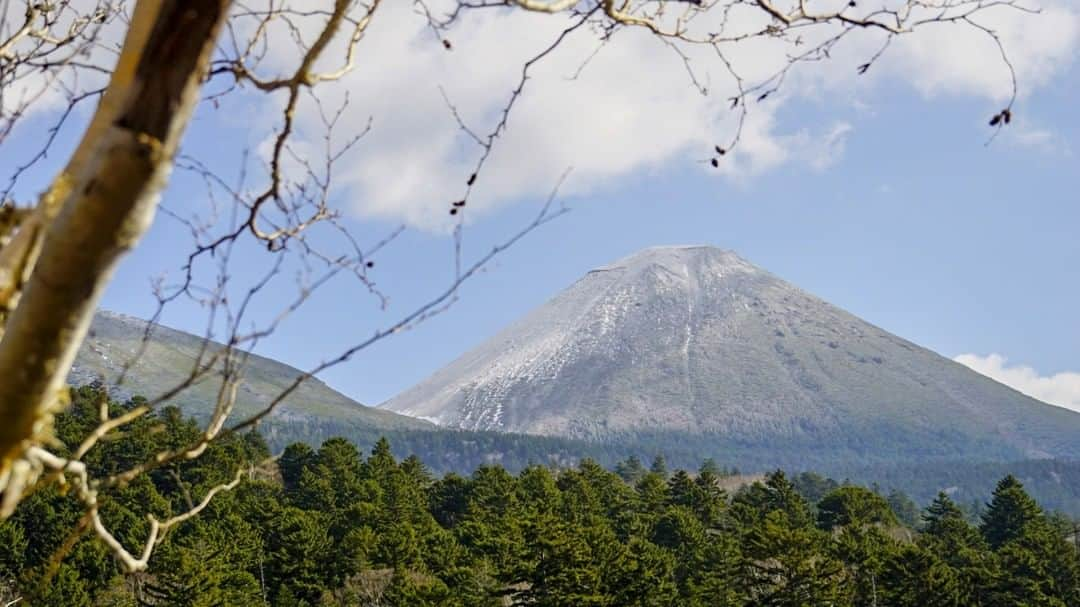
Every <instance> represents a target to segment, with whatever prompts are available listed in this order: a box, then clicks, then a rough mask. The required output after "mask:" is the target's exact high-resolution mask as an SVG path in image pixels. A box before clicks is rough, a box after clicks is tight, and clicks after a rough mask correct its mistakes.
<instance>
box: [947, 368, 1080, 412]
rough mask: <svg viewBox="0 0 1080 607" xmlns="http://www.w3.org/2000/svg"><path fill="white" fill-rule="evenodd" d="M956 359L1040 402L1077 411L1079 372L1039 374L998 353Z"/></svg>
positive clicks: (1079, 404) (1079, 388)
mask: <svg viewBox="0 0 1080 607" xmlns="http://www.w3.org/2000/svg"><path fill="white" fill-rule="evenodd" d="M953 360H955V361H956V362H958V363H960V364H962V365H965V366H967V367H970V368H971V369H973V370H975V371H978V372H979V373H982V374H983V375H985V376H987V377H989V378H991V379H994V380H997V381H999V382H1001V383H1003V384H1005V385H1006V386H1009V387H1011V388H1014V389H1016V390H1019V391H1020V392H1023V393H1024V394H1027V395H1028V396H1031V397H1034V398H1037V399H1039V400H1041V401H1043V402H1047V403H1050V404H1052V405H1057V406H1059V407H1065V408H1066V409H1072V410H1074V411H1080V373H1077V372H1074V371H1064V372H1061V373H1055V374H1053V375H1041V374H1040V373H1039V372H1038V371H1036V370H1035V369H1033V368H1031V367H1029V366H1027V365H1010V364H1009V360H1008V359H1007V358H1005V357H1004V356H1002V355H1000V354H990V355H989V356H980V355H978V354H961V355H960V356H957V357H956V358H954V359H953Z"/></svg>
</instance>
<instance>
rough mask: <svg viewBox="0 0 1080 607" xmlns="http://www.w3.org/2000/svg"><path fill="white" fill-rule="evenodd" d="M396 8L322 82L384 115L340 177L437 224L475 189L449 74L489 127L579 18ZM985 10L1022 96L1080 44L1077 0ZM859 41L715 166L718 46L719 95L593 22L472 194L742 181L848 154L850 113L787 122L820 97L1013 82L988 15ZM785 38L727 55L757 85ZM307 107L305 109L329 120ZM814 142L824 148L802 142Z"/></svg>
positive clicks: (804, 82)
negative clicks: (452, 18) (657, 181)
mask: <svg viewBox="0 0 1080 607" xmlns="http://www.w3.org/2000/svg"><path fill="white" fill-rule="evenodd" d="M384 6H385V8H386V9H387V10H385V11H384V12H383V13H382V14H380V16H379V17H378V19H377V20H376V21H375V22H373V25H372V28H371V30H370V31H369V32H368V34H367V36H366V37H365V39H364V42H363V48H362V50H363V52H364V56H365V57H369V58H370V60H368V61H364V62H362V63H361V64H358V66H357V69H356V70H355V72H353V73H351V74H349V75H348V76H347V77H346V78H345V79H344V80H343V81H342V82H341V83H339V86H337V88H336V89H332V88H327V89H325V90H323V91H322V92H321V94H323V95H326V99H324V100H325V101H326V102H327V104H328V105H329V106H331V107H332V106H333V103H334V101H335V100H334V99H333V98H332V96H333V95H338V96H339V98H343V97H344V95H345V94H346V92H347V93H348V94H349V98H350V99H351V100H352V103H351V105H350V108H349V109H350V112H349V116H348V120H349V121H350V123H351V124H349V125H342V126H343V127H344V128H343V129H342V130H343V131H347V130H349V128H350V127H351V128H352V130H353V131H359V130H360V129H362V128H363V125H365V124H366V123H367V121H368V119H369V117H371V118H373V120H374V122H373V128H372V131H371V132H370V134H369V135H368V137H367V138H366V139H365V141H364V142H362V144H361V145H360V146H358V147H357V148H356V150H355V153H354V155H353V156H352V157H351V158H350V159H349V161H348V162H347V163H346V164H347V165H348V169H347V170H346V171H344V173H342V174H339V177H340V178H341V179H342V181H341V182H340V183H344V184H346V185H348V186H349V187H350V192H349V194H348V199H349V200H350V201H351V202H350V204H351V206H352V210H353V211H354V212H355V213H356V214H359V215H362V216H369V217H371V216H374V217H383V218H389V219H395V220H399V219H400V220H404V221H407V222H409V223H411V224H413V225H418V226H423V227H426V228H432V229H440V228H441V227H445V226H444V225H443V224H444V223H445V222H446V221H449V218H448V217H447V216H446V213H445V207H446V204H447V200H448V199H449V198H448V197H449V196H452V195H455V194H456V193H457V192H459V191H460V189H461V187H460V186H461V184H462V181H463V180H464V179H465V178H466V177H467V176H468V175H469V173H470V168H471V165H472V163H473V162H475V159H476V157H477V155H478V150H477V146H476V144H475V143H474V142H472V141H471V140H470V138H469V137H468V136H466V135H465V134H463V133H462V131H461V130H460V129H459V128H458V125H457V123H456V122H455V120H454V118H453V116H452V115H451V112H450V111H449V109H448V108H447V106H446V103H445V100H444V99H443V96H442V92H441V91H440V87H441V89H442V90H443V91H445V93H446V95H447V96H448V98H449V99H450V100H451V101H452V102H453V103H454V105H455V106H456V107H457V109H458V111H459V112H460V115H461V117H462V118H463V119H464V120H465V121H466V122H467V123H468V124H469V125H470V126H471V127H472V128H473V129H474V130H476V131H478V132H481V133H483V132H486V131H487V130H488V129H490V127H491V125H493V124H494V123H495V122H496V121H497V119H498V116H499V114H500V110H501V108H502V106H503V105H504V104H505V103H506V101H507V99H508V98H509V93H510V91H511V90H513V88H514V87H515V86H516V83H517V80H518V78H519V77H520V69H521V64H522V62H523V61H524V60H525V59H526V58H528V57H530V56H531V55H533V54H535V53H536V52H537V51H538V50H539V49H542V48H543V47H545V46H546V45H547V44H549V43H550V40H552V39H554V37H555V36H557V35H558V34H559V32H561V31H562V29H563V28H564V27H565V26H566V25H567V21H565V19H564V18H563V17H554V16H551V15H540V16H538V15H532V14H525V12H524V11H516V12H509V11H501V12H496V11H477V12H476V13H471V14H469V15H468V16H467V17H466V18H464V19H463V21H462V22H461V23H460V24H459V25H458V26H457V27H456V28H455V29H454V30H452V31H451V32H450V34H448V35H449V36H451V37H452V38H453V44H454V46H453V50H452V51H447V50H446V49H445V48H443V45H442V44H441V43H439V41H438V40H437V39H436V38H435V37H434V36H432V35H431V32H430V31H428V30H426V29H425V27H426V22H425V20H424V19H423V18H422V17H421V16H419V15H418V14H417V13H416V11H414V10H412V6H411V3H408V2H397V3H392V4H389V5H384ZM433 6H435V7H436V8H439V7H441V6H442V5H441V4H440V3H439V2H435V3H434V4H433ZM496 13H497V14H496ZM985 20H986V23H985V25H986V26H987V27H992V28H993V29H994V30H995V31H996V32H998V33H999V35H1000V36H1001V38H1002V40H1003V41H1004V42H1005V44H1006V45H1007V48H1008V49H1009V52H1010V60H1011V61H1012V63H1013V65H1014V66H1015V67H1016V69H1017V72H1018V74H1020V75H1021V78H1022V80H1021V85H1022V87H1023V88H1022V92H1024V93H1030V92H1031V91H1032V90H1033V89H1035V88H1037V87H1039V86H1043V85H1046V84H1047V83H1049V82H1051V81H1052V80H1053V78H1054V77H1056V76H1057V75H1058V74H1059V73H1060V71H1061V70H1062V69H1064V66H1065V65H1066V64H1067V63H1068V60H1069V59H1070V58H1071V57H1072V56H1073V54H1074V53H1075V50H1076V47H1077V42H1078V32H1080V13H1078V12H1077V10H1076V9H1075V7H1072V6H1070V5H1069V4H1067V3H1064V2H1063V1H1062V0H1045V2H1044V3H1043V12H1042V13H1041V14H1037V15H1032V14H1029V13H1023V12H1020V11H1015V10H988V11H987V12H986V14H985ZM848 42H849V43H848V44H845V45H844V46H843V47H838V48H837V49H836V50H835V52H834V54H833V60H832V61H828V62H824V63H822V64H817V65H813V66H809V65H808V66H803V68H804V69H800V70H799V71H797V72H796V73H793V75H792V77H791V78H789V79H787V82H786V83H785V87H784V89H782V91H781V93H780V94H777V95H773V96H771V97H770V98H769V99H768V100H767V101H766V102H765V103H761V104H756V105H755V106H754V108H753V111H752V113H751V114H750V116H749V117H748V122H747V123H746V124H745V125H744V129H743V133H742V138H741V140H740V144H739V147H738V149H737V150H736V151H735V152H733V153H731V154H728V155H727V156H726V157H725V158H724V161H723V162H722V163H721V165H720V167H719V168H718V169H712V168H711V167H709V166H708V163H707V162H704V160H705V159H706V158H707V157H708V154H709V150H711V149H712V146H713V144H715V143H721V142H722V140H723V139H724V136H725V134H727V133H731V132H732V128H733V124H734V121H735V119H736V114H735V113H734V112H732V111H731V110H730V107H729V105H730V104H729V102H728V97H730V96H731V94H732V93H733V92H734V88H733V87H734V84H733V83H732V81H731V78H730V75H729V74H728V73H727V72H726V71H725V69H724V67H723V65H722V64H720V63H719V62H717V61H716V60H715V56H714V55H710V54H709V53H711V51H709V50H708V49H705V50H700V49H690V50H688V51H687V52H688V54H687V56H686V57H685V58H686V60H687V61H688V62H689V64H690V65H691V66H692V68H693V70H694V73H695V75H696V78H697V80H698V82H699V83H701V84H702V85H703V86H706V87H707V88H708V91H709V94H708V95H707V96H706V95H701V94H699V93H698V91H697V89H695V87H694V86H692V84H691V81H690V79H689V78H688V74H687V66H686V65H684V62H683V59H684V58H683V57H680V56H678V55H676V54H675V53H673V52H671V50H670V49H669V48H667V47H665V46H664V45H663V44H662V43H660V42H658V41H657V40H656V38H655V37H653V36H651V35H648V34H647V33H646V32H643V31H637V30H633V29H627V30H624V31H620V32H619V33H618V34H617V35H615V36H614V37H612V38H611V39H610V41H608V42H606V43H601V42H600V41H599V39H598V38H597V36H596V35H595V33H589V32H587V31H585V30H582V31H581V32H580V33H577V34H575V35H573V36H571V37H568V38H567V39H566V40H565V41H564V44H563V45H562V46H561V47H560V48H559V49H558V51H556V52H555V53H553V54H552V55H551V56H548V57H546V58H545V60H544V62H542V63H541V64H539V65H537V67H536V69H535V70H534V72H533V73H532V74H531V75H530V79H529V82H528V86H527V87H526V90H525V92H524V94H523V95H522V96H521V98H519V99H518V101H517V104H516V106H515V108H514V113H513V115H512V116H511V117H510V123H509V125H508V130H507V131H506V133H505V134H504V135H503V137H502V138H501V140H500V143H499V146H500V148H499V151H498V153H496V154H495V155H494V156H493V157H492V162H491V164H490V165H489V166H488V167H487V170H485V172H484V176H483V183H481V184H479V186H478V190H477V191H476V192H475V193H474V197H473V198H471V199H470V207H469V208H470V211H471V215H472V216H475V214H476V213H477V212H483V211H485V210H488V209H492V208H495V207H497V206H499V205H503V204H506V203H508V202H513V201H515V200H522V199H527V198H530V197H538V196H544V195H546V194H547V193H548V191H549V190H550V189H551V187H552V186H553V185H554V184H555V182H556V181H557V180H558V176H559V175H560V174H562V173H563V171H564V170H565V169H566V168H567V167H571V166H572V167H573V169H574V170H573V174H572V176H571V178H570V181H569V182H568V183H567V184H566V185H565V187H564V189H563V190H562V191H563V193H564V194H569V195H584V194H588V193H590V192H591V191H594V190H596V189H598V188H613V187H619V184H620V183H623V182H624V181H625V180H626V179H629V178H632V177H634V176H638V175H642V174H646V175H647V174H649V173H651V172H654V171H657V170H662V169H664V168H665V167H667V166H670V165H672V164H673V163H683V164H693V163H700V166H701V167H702V169H703V170H708V171H711V172H712V173H713V174H716V175H720V176H727V177H735V178H738V179H745V178H747V177H748V176H751V177H752V176H754V175H761V174H763V173H767V172H770V171H775V170H777V169H778V168H780V167H782V166H784V165H787V164H791V163H800V164H804V165H806V166H809V167H810V168H812V169H816V170H823V169H825V168H827V167H828V166H829V165H831V164H833V163H835V162H837V161H838V160H839V159H840V158H842V155H843V152H844V144H845V141H846V140H847V139H848V138H850V137H851V136H853V135H852V128H853V127H852V125H851V124H849V123H848V122H845V121H844V118H845V116H843V115H834V116H830V117H827V118H826V119H828V120H830V123H827V124H832V125H835V126H829V127H825V128H823V129H822V128H812V129H809V130H805V129H803V125H801V124H800V125H797V126H795V127H794V130H793V129H792V128H791V127H786V126H785V124H784V123H783V122H782V121H780V120H779V119H778V116H780V114H781V112H786V113H790V111H791V108H793V107H797V106H798V104H799V103H800V102H801V101H805V100H808V99H816V100H818V101H822V100H828V101H831V100H847V103H839V104H831V105H833V107H836V108H845V110H846V111H850V112H852V113H853V114H857V112H856V110H852V109H850V100H852V99H856V98H857V97H858V94H860V93H866V92H869V91H872V90H874V89H875V88H877V87H879V86H882V85H884V84H885V83H900V84H901V85H906V86H908V87H910V88H912V89H914V90H916V91H919V92H920V93H922V94H924V95H926V96H934V95H939V94H949V95H965V96H971V97H975V98H982V99H987V100H992V102H993V103H994V104H997V103H1000V102H1002V101H1003V98H1007V96H1008V94H1009V92H1010V84H1009V83H1010V80H1009V77H1008V72H1007V70H1006V69H1005V67H1004V64H1003V63H1002V60H1001V57H1000V55H999V54H998V52H997V49H996V47H995V46H994V45H993V42H992V41H991V40H990V39H989V38H987V37H986V36H985V35H984V34H983V33H981V32H978V31H976V30H975V29H974V28H964V27H947V26H941V27H936V28H933V27H931V28H927V29H926V30H924V31H923V32H920V33H915V34H913V35H911V36H904V37H902V38H901V39H898V40H897V42H896V44H894V45H893V46H892V47H891V48H890V49H889V52H888V53H886V55H885V56H884V57H883V59H882V61H881V62H880V63H879V64H877V65H875V66H874V68H873V69H871V70H870V71H869V72H868V73H867V75H865V76H861V77H860V76H859V75H858V74H856V71H855V70H854V69H852V66H853V65H858V63H857V62H858V61H860V60H863V61H864V60H865V59H866V57H868V56H870V55H872V54H873V53H874V52H875V50H876V49H877V48H879V47H880V45H881V40H880V38H879V37H875V36H874V32H860V33H857V35H854V36H852V38H851V39H850V41H848ZM283 48H284V47H283ZM786 51H787V49H786V47H784V46H783V45H777V44H772V43H771V41H765V42H763V43H757V44H749V45H746V46H745V47H743V46H737V47H733V48H732V50H731V55H730V57H729V58H730V59H731V61H732V62H734V63H735V64H737V65H738V67H739V69H740V71H741V73H742V75H743V76H744V77H745V78H746V79H747V81H755V80H757V79H759V78H762V77H764V76H766V75H768V74H772V73H774V72H775V70H776V69H777V67H778V66H782V65H783V64H784V63H786V61H787V55H786V54H785V53H786ZM279 59H280V60H281V61H282V62H283V63H288V61H290V60H291V59H292V58H291V57H281V58H279ZM332 91H333V92H332ZM840 111H842V110H837V112H840ZM918 111H924V110H922V109H920V110H918ZM913 113H914V112H913ZM299 115H300V116H301V117H302V118H301V120H314V118H311V117H312V116H316V114H315V113H314V112H300V114H299ZM853 117H855V116H850V117H849V118H853ZM913 119H915V118H913ZM313 126H315V127H316V128H315V129H314V131H315V132H320V131H319V129H318V125H317V124H316V125H313ZM717 140H720V141H717ZM809 148H813V149H815V150H817V151H818V152H819V153H816V154H806V153H803V150H804V149H809Z"/></svg>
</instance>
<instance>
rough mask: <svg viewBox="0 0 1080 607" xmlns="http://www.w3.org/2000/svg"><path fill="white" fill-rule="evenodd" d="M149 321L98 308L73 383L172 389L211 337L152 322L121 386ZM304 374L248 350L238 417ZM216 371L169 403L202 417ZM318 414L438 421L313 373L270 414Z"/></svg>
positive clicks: (389, 422) (140, 390)
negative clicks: (356, 396)
mask: <svg viewBox="0 0 1080 607" xmlns="http://www.w3.org/2000/svg"><path fill="white" fill-rule="evenodd" d="M148 324H149V323H148V321H146V320H143V319H139V318H136V317H133V316H128V315H125V314H119V313H116V312H110V311H99V312H98V313H97V314H95V316H94V319H93V321H92V323H91V326H90V331H89V333H88V335H87V338H86V340H85V341H84V342H83V345H82V347H81V348H80V349H79V352H78V354H77V355H76V358H75V362H74V364H73V365H72V370H71V373H70V374H69V375H68V383H69V384H72V385H75V386H78V385H83V384H88V383H92V382H100V383H102V384H104V385H106V386H108V387H109V390H110V393H111V394H112V395H113V396H114V397H115V398H118V399H120V400H126V399H128V398H131V397H132V396H143V397H146V398H150V399H153V398H156V397H158V396H159V395H161V394H162V393H163V392H164V391H166V390H169V389H171V388H173V387H174V386H175V385H177V384H178V383H179V382H180V381H181V380H182V378H183V377H184V375H185V374H186V373H188V372H190V371H191V369H193V368H194V365H195V364H196V360H197V359H198V356H199V353H200V351H201V350H202V349H203V347H204V343H206V342H205V340H204V339H203V338H201V337H199V336H196V335H193V334H191V333H187V332H185V331H181V330H178V329H173V328H170V327H167V326H165V325H161V324H156V325H153V327H152V329H151V331H150V339H149V341H148V342H147V344H146V350H145V352H144V353H143V354H142V356H140V357H139V359H138V360H137V361H136V362H135V363H134V365H133V366H132V367H131V369H130V372H128V373H127V374H126V376H125V379H124V384H123V385H116V384H117V379H118V377H119V374H120V372H121V371H122V369H123V367H124V365H125V364H126V363H127V362H128V361H129V360H130V359H131V358H132V357H133V356H134V355H135V354H136V353H137V351H138V348H139V347H140V344H141V343H142V340H143V338H144V336H145V335H146V330H147V325H148ZM206 347H208V348H209V349H210V350H213V349H216V348H222V347H224V346H222V344H219V343H217V342H213V341H210V342H209V343H208V344H207V345H206ZM302 373H303V372H302V371H301V370H299V369H297V368H295V367H292V366H290V365H287V364H285V363H282V362H280V361H277V360H273V359H270V358H267V357H264V356H260V355H257V354H250V355H249V358H248V363H247V368H246V371H245V375H244V381H243V382H242V383H241V385H240V389H239V391H238V394H237V402H236V408H235V411H234V413H233V417H234V418H235V419H240V418H241V417H243V416H246V415H250V414H252V413H254V412H256V411H258V410H260V409H261V408H262V407H264V406H265V405H266V404H268V403H269V402H270V401H271V400H272V399H273V398H274V397H276V396H277V395H278V394H279V393H280V392H281V391H282V390H284V389H285V388H286V387H287V386H288V385H289V384H290V383H291V382H292V381H293V380H294V379H295V378H296V377H298V376H300V375H301V374H302ZM218 377H219V376H218V375H217V374H211V375H210V376H209V377H208V378H207V379H206V380H205V381H202V382H200V383H198V384H196V385H194V386H192V387H191V388H189V389H188V390H185V391H184V392H183V393H181V394H179V395H177V396H175V397H173V398H171V399H169V400H168V401H166V402H167V404H172V405H176V406H179V407H180V408H181V410H183V411H184V412H185V413H187V414H188V415H193V416H195V417H197V418H206V417H208V416H209V414H210V412H211V411H212V409H213V406H214V403H215V402H216V401H217V390H218V387H219V386H220V381H215V380H216V379H217V378H218ZM321 418H330V419H347V420H349V421H350V422H351V423H354V424H360V425H368V426H371V427H374V428H379V429H417V430H424V429H431V428H433V427H434V426H433V425H432V424H430V423H429V422H425V421H423V420H419V419H415V418H410V417H407V416H401V415H397V414H395V413H392V412H390V411H384V410H381V409H377V408H375V407H369V406H365V405H362V404H360V403H358V402H356V401H354V400H353V399H351V398H349V397H348V396H346V395H344V394H342V393H340V392H338V391H337V390H334V389H333V388H331V387H330V386H328V385H327V384H325V383H324V382H323V381H321V380H319V379H318V378H314V377H313V378H309V379H307V380H305V381H304V382H303V383H302V384H301V385H300V386H299V387H298V388H297V389H296V390H295V391H294V392H293V393H292V394H291V395H289V396H288V397H286V398H285V400H283V401H282V403H281V404H280V405H279V406H278V407H277V408H276V409H275V411H274V413H273V414H271V416H270V418H269V420H270V421H272V422H276V423H278V424H280V423H286V422H290V421H295V422H299V421H306V420H311V419H321Z"/></svg>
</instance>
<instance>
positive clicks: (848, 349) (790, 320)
mask: <svg viewBox="0 0 1080 607" xmlns="http://www.w3.org/2000/svg"><path fill="white" fill-rule="evenodd" d="M671 403H674V404H671ZM380 406H381V407H384V408H387V409H389V410H392V411H396V412H399V413H404V414H409V415H415V416H423V417H424V418H425V419H431V420H434V421H437V422H439V423H441V424H442V425H444V426H449V427H456V428H463V429H470V430H499V431H511V432H525V433H530V434H544V435H552V436H566V437H572V438H590V439H604V438H605V437H611V436H620V435H624V434H626V433H633V432H638V431H651V430H664V431H681V432H687V433H694V434H702V433H705V434H716V435H717V436H718V437H720V438H722V439H725V440H732V441H734V442H735V443H746V442H750V443H756V444H759V445H760V446H762V447H765V446H767V445H768V444H770V443H773V444H775V443H777V442H778V441H784V440H787V441H795V442H798V443H808V444H812V443H813V442H814V441H819V442H826V441H830V440H839V441H842V442H844V443H852V442H854V443H858V442H860V441H864V440H866V439H868V438H870V437H871V436H873V437H874V440H878V439H883V440H885V441H886V442H889V443H890V444H891V445H892V446H891V448H893V449H894V450H895V452H897V453H903V450H904V442H905V441H909V442H911V443H912V445H911V450H910V452H911V453H910V455H911V457H913V458H916V459H918V458H919V457H923V455H924V454H922V453H921V452H920V451H921V450H928V452H934V451H935V449H936V450H939V451H940V450H942V446H941V445H935V444H934V443H938V442H941V441H953V442H954V443H955V445H956V447H957V450H959V451H960V454H963V453H965V452H972V453H979V454H981V455H987V454H995V455H997V456H1000V457H1016V456H1023V457H1058V456H1066V457H1076V456H1078V455H1080V445H1078V444H1077V441H1076V440H1075V439H1073V438H1072V437H1075V436H1078V434H1076V433H1077V432H1080V415H1078V414H1076V413H1073V412H1071V411H1068V410H1066V409H1062V408H1059V407H1054V406H1052V405H1048V404H1046V403H1042V402H1040V401H1037V400H1035V399H1032V398H1030V397H1028V396H1025V395H1023V394H1021V393H1019V392H1016V391H1015V390H1013V389H1011V388H1008V387H1007V386H1004V385H1001V384H998V383H997V382H995V381H994V380H992V379H990V378H987V377H985V376H982V375H980V374H978V373H976V372H974V371H972V370H970V369H968V368H966V367H964V366H962V365H960V364H959V363H956V362H954V361H952V360H949V359H948V358H945V357H942V356H940V355H938V354H936V353H934V352H932V351H930V350H928V349H926V348H923V347H921V346H918V345H917V344H914V343H912V342H910V341H908V340H905V339H903V338H901V337H898V336H896V335H893V334H891V333H889V332H888V331H885V330H884V329H882V328H880V327H877V326H875V325H873V324H871V323H868V322H866V321H863V320H861V319H859V318H857V317H856V316H854V315H852V314H850V313H849V312H847V311H845V310H842V309H840V308H838V307H836V306H833V305H831V304H829V303H828V302H825V301H824V300H822V299H820V298H818V297H816V296H814V295H812V294H810V293H807V292H805V291H803V290H801V289H799V288H797V287H795V286H794V285H791V284H790V283H787V282H785V281H783V280H781V279H780V278H779V277H776V276H775V275H773V274H771V273H769V272H767V271H765V270H763V269H761V268H759V267H757V266H755V265H753V264H751V263H750V262H748V261H746V260H745V259H743V258H741V257H739V256H738V255H737V254H736V253H734V252H733V251H728V250H722V249H717V248H714V247H709V246H705V245H684V246H676V247H652V248H649V249H645V250H642V251H639V252H637V253H634V254H631V255H629V256H626V257H623V258H621V259H619V260H617V261H615V262H613V263H611V264H608V265H605V266H601V267H599V268H595V269H594V270H591V271H589V272H587V273H585V275H583V276H582V277H581V278H580V279H578V280H577V281H575V282H574V283H573V284H572V285H570V286H569V287H567V288H566V289H565V290H564V291H562V292H560V293H559V294H557V295H556V296H555V297H553V298H552V299H551V300H549V301H548V302H547V303H545V304H543V305H542V306H540V307H539V308H537V309H535V310H533V311H532V312H530V313H528V314H526V315H525V316H524V317H523V318H522V319H520V320H518V321H517V322H515V323H512V324H511V325H510V326H509V327H507V328H506V329H504V330H503V331H500V332H499V333H497V334H496V335H495V336H494V337H492V338H491V339H490V340H488V341H486V342H484V343H482V344H481V345H479V346H478V347H477V348H474V349H473V350H471V351H469V352H467V353H465V354H463V355H462V356H461V357H459V358H458V359H457V360H455V361H453V362H451V363H450V364H449V365H447V366H446V367H443V368H442V369H440V370H438V371H436V372H435V373H434V374H433V375H432V376H431V377H429V378H428V379H426V380H424V381H423V382H421V383H420V384H418V385H416V386H414V387H413V388H410V389H409V390H406V391H405V392H403V393H402V394H400V395H398V396H396V397H394V398H392V399H390V400H389V401H387V402H386V403H383V404H382V405H380ZM962 418H966V419H962ZM946 451H948V450H947V449H946ZM941 455H951V456H955V455H957V453H956V452H955V450H954V452H947V453H942V454H941Z"/></svg>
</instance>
